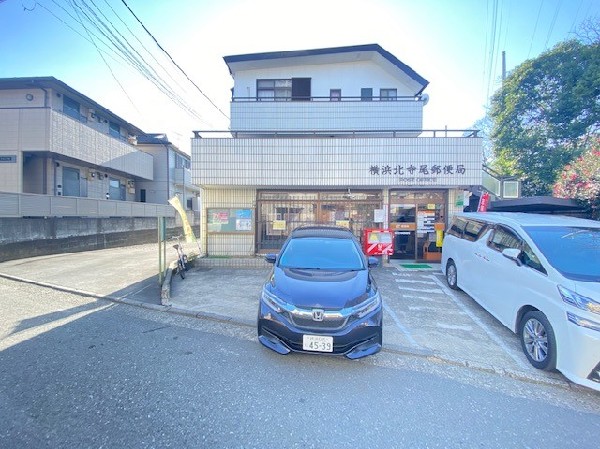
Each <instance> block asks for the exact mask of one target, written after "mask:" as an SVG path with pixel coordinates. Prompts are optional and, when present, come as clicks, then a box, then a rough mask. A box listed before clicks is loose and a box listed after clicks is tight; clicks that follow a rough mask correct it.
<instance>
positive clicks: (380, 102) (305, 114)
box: [230, 97, 425, 137]
mask: <svg viewBox="0 0 600 449" xmlns="http://www.w3.org/2000/svg"><path fill="white" fill-rule="evenodd" d="M281 100H282V101H280V99H265V98H258V99H257V98H247V97H246V98H240V97H237V98H234V99H232V101H231V104H230V107H231V130H232V131H233V132H237V133H241V132H242V130H251V131H253V132H259V131H261V132H264V133H267V132H273V131H276V132H279V133H283V132H284V131H289V132H306V131H321V132H325V131H329V132H333V133H334V135H337V133H338V132H344V131H345V130H367V131H382V130H389V129H396V130H399V131H404V132H406V133H408V132H409V131H414V130H420V129H421V128H422V127H423V106H424V104H425V101H424V100H423V99H421V98H420V97H393V98H379V97H370V98H369V100H368V101H365V100H364V99H363V100H361V98H360V97H342V98H336V99H330V98H329V97H311V98H309V99H307V100H304V101H295V100H294V99H291V98H290V99H288V98H286V99H281ZM412 137H415V134H414V133H413V134H412Z"/></svg>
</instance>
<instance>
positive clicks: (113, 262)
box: [0, 244, 569, 386]
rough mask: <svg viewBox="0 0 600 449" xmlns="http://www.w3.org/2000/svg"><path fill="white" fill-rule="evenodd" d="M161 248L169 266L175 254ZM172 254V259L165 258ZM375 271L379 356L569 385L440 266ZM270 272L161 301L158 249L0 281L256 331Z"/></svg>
mask: <svg viewBox="0 0 600 449" xmlns="http://www.w3.org/2000/svg"><path fill="white" fill-rule="evenodd" d="M169 249H170V248H167V258H168V260H169V261H172V260H174V259H175V252H174V251H169ZM170 253H172V254H170ZM429 266H430V267H431V268H428V269H418V268H417V269H415V268H414V267H413V268H405V267H403V266H402V265H401V264H400V263H398V262H396V261H394V263H393V264H391V265H389V266H386V267H380V268H377V269H375V270H374V276H375V278H376V280H377V282H378V285H379V288H380V290H381V292H382V296H383V299H384V345H383V346H384V349H383V352H384V353H386V352H387V353H390V352H391V353H397V354H408V355H414V356H419V357H427V358H429V359H430V360H432V361H440V362H446V363H450V364H454V365H460V366H469V367H472V368H475V369H479V370H485V371H489V372H493V373H498V374H502V375H510V376H512V377H516V378H521V379H525V380H529V381H531V382H538V383H546V384H553V385H561V386H568V385H569V383H568V382H567V381H566V380H565V378H564V377H562V376H561V375H560V374H558V373H545V372H541V371H538V370H535V369H534V368H532V367H531V366H530V365H529V364H527V363H526V362H525V357H524V356H523V355H522V354H521V353H520V348H519V345H518V339H517V338H516V336H514V335H513V334H512V333H511V332H510V331H509V330H508V329H506V328H504V327H503V326H502V325H500V324H499V323H498V322H496V321H495V320H493V318H491V316H490V315H489V314H487V312H485V311H483V309H481V308H480V307H479V306H477V305H476V304H475V303H474V302H473V301H472V300H471V299H470V298H469V297H468V296H467V295H465V294H463V293H461V292H458V293H457V292H454V291H451V290H449V289H448V288H447V287H446V286H445V284H444V283H443V276H442V275H441V272H440V270H439V265H438V264H435V265H433V264H429ZM268 272H269V269H268V268H224V267H221V268H201V267H197V268H194V267H193V268H191V269H190V270H189V271H188V272H187V273H186V274H187V275H186V278H185V279H181V278H179V277H178V276H173V277H170V276H169V278H170V279H169V281H170V285H167V286H166V287H167V288H168V290H169V291H170V299H169V300H167V301H165V300H161V285H159V277H158V247H157V245H156V244H148V245H139V246H131V247H126V248H115V249H106V250H98V251H89V252H83V253H65V254H58V255H51V256H41V257H33V258H29V259H21V260H13V261H8V262H3V263H0V276H3V277H6V278H10V279H14V280H18V281H22V282H31V283H37V284H40V285H44V286H48V287H51V288H55V289H59V290H65V291H70V292H74V293H77V294H81V295H88V296H92V297H97V298H105V299H109V300H112V301H116V302H121V303H126V304H131V305H136V306H141V307H146V308H151V309H154V310H157V311H162V312H169V313H179V314H183V315H187V316H196V317H199V318H208V319H212V320H218V321H223V322H232V323H235V324H239V325H244V326H252V327H253V326H255V325H256V314H257V310H258V295H259V293H260V289H261V285H262V283H263V282H264V281H265V279H266V277H267V275H268Z"/></svg>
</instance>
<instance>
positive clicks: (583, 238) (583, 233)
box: [525, 226, 600, 282]
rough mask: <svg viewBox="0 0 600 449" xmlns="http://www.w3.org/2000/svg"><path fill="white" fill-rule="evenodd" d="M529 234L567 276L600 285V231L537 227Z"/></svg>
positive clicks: (580, 228)
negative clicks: (599, 283)
mask: <svg viewBox="0 0 600 449" xmlns="http://www.w3.org/2000/svg"><path fill="white" fill-rule="evenodd" d="M525 231H526V232H527V233H528V234H529V235H530V236H531V238H532V239H533V241H534V242H535V244H536V245H537V246H538V248H539V249H540V250H541V251H542V253H543V254H544V256H546V259H548V262H549V263H550V265H552V266H553V267H554V268H556V269H557V270H558V271H560V272H561V273H562V275H563V276H565V277H566V278H568V279H573V280H575V281H587V282H600V228H584V227H575V226H552V227H550V226H534V227H527V228H525Z"/></svg>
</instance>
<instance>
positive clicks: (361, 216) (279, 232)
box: [192, 44, 483, 260]
mask: <svg viewBox="0 0 600 449" xmlns="http://www.w3.org/2000/svg"><path fill="white" fill-rule="evenodd" d="M224 61H225V63H226V64H227V67H228V68H229V71H230V73H231V76H232V78H233V88H232V97H231V103H230V108H231V109H230V113H231V115H230V117H231V126H230V129H229V130H228V131H229V134H228V135H225V136H224V135H219V134H217V133H216V132H209V131H202V130H198V131H195V137H194V138H193V139H192V180H193V182H194V184H197V185H198V186H200V187H201V188H202V193H201V197H202V222H201V229H202V236H201V238H202V243H203V244H202V247H203V248H205V249H206V253H207V255H208V256H253V255H256V254H261V253H265V252H274V251H277V250H278V248H279V247H280V246H281V244H282V243H283V241H284V240H285V238H286V237H287V235H288V234H289V232H290V231H291V230H292V229H293V228H295V227H297V226H300V225H306V224H312V223H327V224H334V225H340V226H347V227H349V228H351V229H352V230H353V232H354V233H355V234H356V235H357V237H359V238H360V239H362V238H363V237H364V230H365V229H370V228H381V229H389V230H391V231H393V235H394V242H395V252H394V254H393V256H392V257H396V258H401V259H411V260H428V259H429V258H430V257H431V256H432V254H433V257H436V254H435V253H438V254H437V257H439V251H440V246H441V243H440V240H439V236H440V230H443V229H444V228H445V226H447V224H448V221H449V219H450V218H451V216H452V215H453V214H454V213H455V212H457V211H462V209H463V207H464V205H465V204H466V201H468V200H467V199H466V198H468V195H469V193H470V192H471V191H472V190H473V188H474V187H476V186H481V185H482V164H483V149H482V139H481V138H480V137H478V136H477V131H474V130H466V131H463V130H456V131H453V130H447V129H444V130H424V129H423V112H424V109H425V108H426V105H427V102H428V95H427V94H426V93H425V90H426V88H427V85H428V81H427V80H426V79H425V78H424V77H422V76H421V75H419V74H418V73H417V72H416V71H415V70H413V69H412V68H411V67H410V66H408V65H407V64H405V63H403V62H402V61H400V60H399V59H398V58H396V57H395V56H394V55H392V54H391V53H389V52H388V51H386V50H384V49H383V48H382V47H381V46H379V45H377V44H368V45H358V46H349V47H337V48H324V49H314V50H302V51H283V52H268V53H255V54H242V55H233V56H226V57H225V58H224ZM457 107H460V105H457Z"/></svg>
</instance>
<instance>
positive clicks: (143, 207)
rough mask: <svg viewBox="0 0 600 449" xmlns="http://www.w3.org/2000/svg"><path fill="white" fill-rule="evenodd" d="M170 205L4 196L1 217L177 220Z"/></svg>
mask: <svg viewBox="0 0 600 449" xmlns="http://www.w3.org/2000/svg"><path fill="white" fill-rule="evenodd" d="M174 216H175V210H174V209H173V207H172V206H171V205H169V204H157V203H139V202H134V201H117V200H106V199H97V198H84V197H74V196H54V195H40V194H35V193H16V192H0V217H17V218H18V217H98V218H99V217H174Z"/></svg>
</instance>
